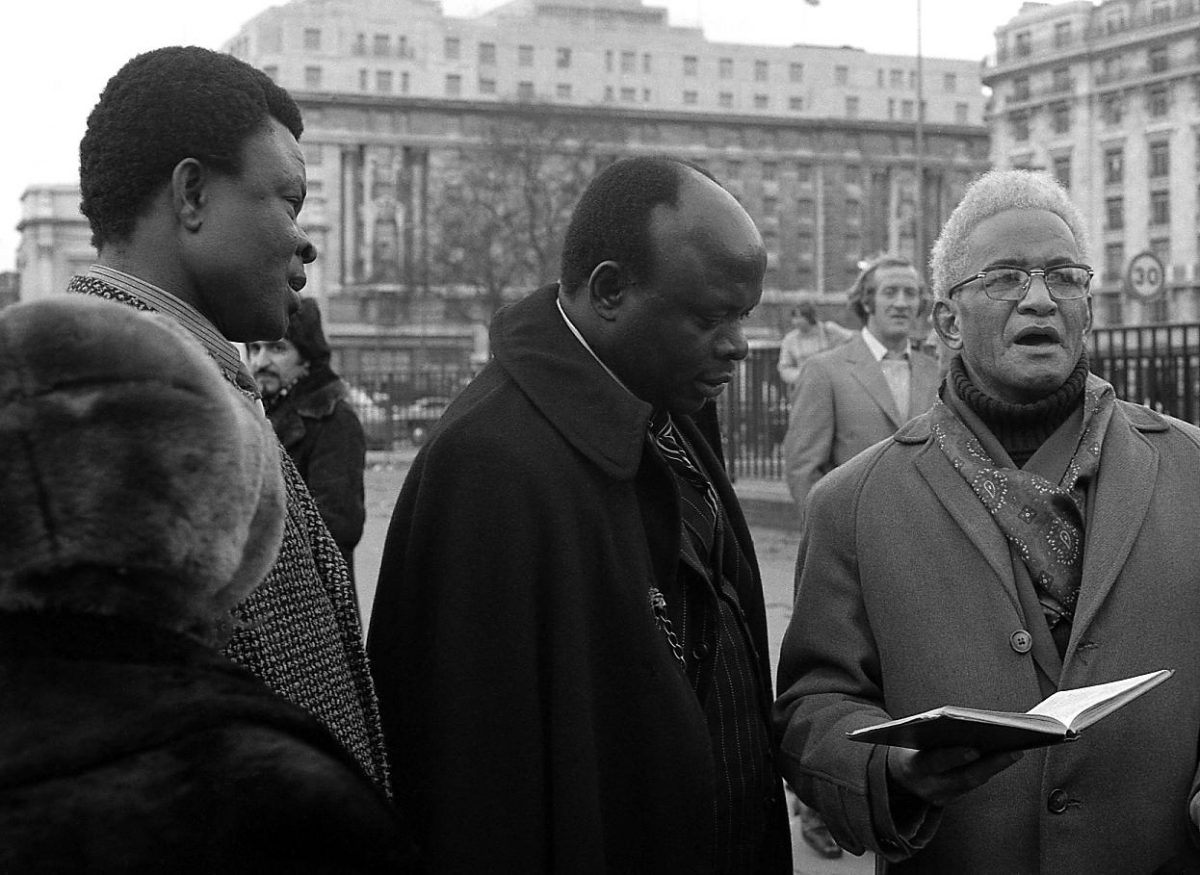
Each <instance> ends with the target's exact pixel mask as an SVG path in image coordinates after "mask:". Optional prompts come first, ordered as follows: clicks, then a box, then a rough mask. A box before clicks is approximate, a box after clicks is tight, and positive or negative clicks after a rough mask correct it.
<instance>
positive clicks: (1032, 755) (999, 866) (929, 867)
mask: <svg viewBox="0 0 1200 875" xmlns="http://www.w3.org/2000/svg"><path fill="white" fill-rule="evenodd" d="M1090 379H1091V380H1095V379H1096V378H1095V377H1092V378H1090ZM1078 423H1079V418H1078V417H1074V418H1073V419H1071V420H1068V423H1067V424H1065V425H1064V426H1063V427H1062V428H1075V429H1078V427H1079V425H1078ZM1031 462H1032V460H1031ZM1198 483H1200V430H1198V429H1196V428H1195V427H1194V426H1192V425H1189V424H1186V423H1182V422H1179V421H1178V420H1174V419H1171V418H1169V417H1165V416H1161V415H1159V414H1156V413H1154V412H1152V411H1149V410H1147V409H1146V408H1143V407H1140V406H1137V405H1133V404H1128V403H1126V402H1122V401H1118V402H1116V407H1115V410H1114V413H1113V416H1112V419H1111V421H1110V423H1109V426H1108V429H1107V432H1106V434H1105V437H1104V440H1103V449H1102V455H1101V460H1100V467H1099V473H1098V475H1097V476H1096V478H1095V479H1094V480H1093V481H1092V482H1091V485H1090V488H1089V490H1088V500H1087V507H1086V521H1087V522H1086V530H1085V543H1084V553H1083V582H1082V586H1081V590H1080V595H1079V603H1078V607H1077V610H1076V614H1075V620H1074V623H1073V625H1072V629H1071V637H1070V642H1069V644H1068V646H1067V648H1066V651H1065V656H1063V657H1061V658H1060V656H1059V653H1058V650H1057V648H1056V647H1055V644H1054V641H1053V639H1052V638H1051V636H1050V632H1049V628H1048V626H1047V624H1046V622H1045V620H1044V618H1043V616H1042V613H1041V609H1040V606H1039V605H1038V602H1037V596H1036V593H1035V592H1034V589H1033V585H1032V583H1031V582H1030V580H1029V577H1028V575H1027V573H1024V565H1023V563H1021V560H1020V558H1019V557H1018V556H1016V554H1015V552H1014V551H1013V549H1011V548H1010V547H1009V545H1008V543H1007V542H1006V540H1005V538H1004V536H1003V535H1002V534H1001V532H1000V529H999V528H998V527H997V526H996V524H995V523H994V522H993V521H992V519H991V517H990V516H989V514H988V512H987V510H986V509H985V508H984V506H983V504H982V503H981V502H980V501H979V499H978V498H977V497H976V495H975V494H974V492H972V490H971V488H970V486H969V484H967V483H966V482H965V480H964V479H963V477H962V476H961V475H960V474H959V473H958V472H957V471H956V470H954V468H953V467H952V465H951V463H950V462H949V461H948V459H947V458H946V456H945V454H944V453H943V452H942V450H941V449H940V448H939V447H938V446H937V444H936V443H935V442H934V440H933V439H932V438H931V434H930V428H929V422H928V416H927V415H923V416H921V417H918V418H917V419H915V420H913V421H911V422H910V423H909V424H908V425H907V426H905V428H904V429H902V430H901V431H900V432H899V433H898V434H897V435H896V436H895V437H894V438H893V439H891V440H887V441H885V442H883V443H881V444H878V445H876V446H875V447H873V448H871V449H870V450H869V451H868V452H866V453H863V454H862V455H860V456H858V457H857V458H855V459H853V460H852V461H851V462H849V463H847V464H846V465H843V466H842V467H840V468H838V469H837V470H836V471H834V472H833V473H831V474H830V475H829V476H827V477H826V478H825V479H824V480H823V481H822V482H821V483H820V484H818V485H817V487H816V488H815V489H814V490H813V494H812V500H811V505H810V509H809V514H808V525H807V528H806V531H805V534H804V536H803V540H802V543H801V548H800V555H799V560H798V565H797V581H798V582H797V585H798V590H799V595H798V599H797V602H796V606H795V613H794V615H793V619H792V621H791V624H790V626H789V628H788V631H787V634H786V637H785V639H784V643H783V648H782V652H781V657H780V665H779V689H780V691H781V693H780V697H779V700H778V701H777V703H776V708H775V721H776V730H777V732H778V733H779V737H780V739H781V742H782V755H781V758H782V766H781V768H782V769H783V771H784V774H785V777H787V778H788V780H789V781H790V782H792V784H793V785H794V786H795V787H796V788H797V790H798V792H799V794H800V796H801V798H803V799H805V800H807V801H808V802H809V803H810V804H812V805H814V806H815V807H817V808H818V809H819V810H820V811H821V812H822V813H823V814H824V815H825V818H826V823H827V824H828V825H829V828H830V830H831V831H832V832H833V834H834V836H836V837H837V839H838V841H839V842H841V843H842V844H843V845H844V846H845V847H846V848H847V849H849V850H851V851H854V852H859V851H862V850H863V849H872V850H875V851H877V852H879V853H880V854H881V855H882V857H883V858H884V859H886V860H888V861H891V863H890V865H889V866H888V867H887V868H886V871H888V872H895V873H910V872H921V873H960V872H970V873H973V875H1012V873H1038V872H1044V873H1080V875H1084V873H1113V875H1117V873H1122V875H1124V873H1150V872H1153V871H1155V870H1156V868H1157V867H1158V866H1160V865H1162V864H1164V863H1166V862H1167V861H1168V860H1169V859H1172V858H1180V857H1187V855H1189V854H1191V853H1193V851H1194V845H1193V843H1194V842H1195V841H1196V839H1197V838H1198V836H1197V832H1196V828H1195V827H1194V826H1193V825H1192V824H1191V822H1190V820H1189V814H1188V806H1189V802H1190V800H1191V799H1192V798H1193V796H1194V795H1195V794H1196V792H1197V787H1198V785H1197V751H1198V749H1200V562H1197V561H1196V555H1197V544H1200V490H1198V489H1197V484H1198ZM1030 641H1031V642H1032V647H1030V646H1029V644H1030ZM1160 668H1171V669H1175V672H1176V674H1175V676H1174V678H1172V679H1171V680H1170V681H1169V682H1168V683H1167V684H1165V685H1164V686H1162V687H1160V688H1159V689H1158V690H1155V691H1152V692H1151V693H1148V694H1147V695H1146V696H1144V697H1143V698H1141V699H1139V700H1137V701H1136V702H1133V703H1132V704H1130V705H1128V706H1126V707H1125V708H1124V709H1122V710H1121V711H1118V712H1116V713H1115V714H1112V715H1110V716H1108V717H1106V718H1105V719H1104V720H1102V721H1101V722H1099V723H1097V724H1095V725H1093V726H1091V727H1089V728H1088V729H1087V730H1086V731H1085V733H1084V734H1083V736H1082V737H1081V739H1080V740H1079V741H1077V742H1075V743H1073V744H1068V745H1062V746H1058V747H1051V748H1044V749H1041V750H1033V751H1027V752H1026V753H1025V755H1024V758H1023V759H1022V760H1021V761H1019V762H1018V763H1016V764H1015V765H1014V766H1012V767H1010V768H1009V769H1007V770H1005V771H1003V772H1001V773H1000V774H998V775H996V776H995V777H993V778H992V779H991V780H990V781H988V782H987V783H985V784H984V785H983V786H981V787H978V788H976V789H975V790H973V791H971V792H969V793H967V794H965V795H963V796H961V797H959V798H957V799H956V800H954V801H953V802H951V803H950V804H948V805H947V806H946V807H945V808H944V809H935V808H924V809H920V810H918V811H916V812H915V813H914V812H911V811H909V812H907V814H905V815H903V816H904V817H905V819H904V821H903V822H902V823H900V824H897V823H896V821H895V820H894V819H893V812H892V809H891V807H890V806H889V804H888V779H887V776H886V762H885V760H886V748H884V747H882V746H872V745H864V744H859V743H854V742H851V741H848V740H846V738H845V733H846V732H847V731H849V730H853V729H857V728H860V727H863V726H869V725H872V724H875V723H879V722H882V721H884V720H887V719H890V718H892V717H902V716H907V715H909V714H914V713H917V712H920V711H924V710H927V709H929V708H935V707H938V706H941V705H948V704H953V705H966V706H969V707H976V708H985V709H993V710H1009V711H1012V710H1020V711H1023V710H1027V709H1028V708H1031V707H1032V706H1033V705H1035V704H1037V703H1038V702H1039V701H1040V700H1041V699H1043V698H1044V697H1045V696H1046V695H1048V694H1049V693H1051V692H1053V691H1054V690H1057V689H1069V688H1074V687H1081V686H1086V685H1089V684H1095V683H1102V682H1106V681H1112V680H1118V679H1120V678H1124V677H1129V676H1132V675H1136V674H1142V673H1145V672H1148V671H1152V670H1155V669H1160ZM909 815H914V816H913V817H912V819H907V818H908V816H909ZM1181 871H1183V870H1181ZM1186 871H1195V870H1190V869H1189V870H1186Z"/></svg>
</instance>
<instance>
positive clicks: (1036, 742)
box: [846, 669, 1175, 753]
mask: <svg viewBox="0 0 1200 875" xmlns="http://www.w3.org/2000/svg"><path fill="white" fill-rule="evenodd" d="M1174 673H1175V672H1174V670H1173V669H1162V670H1161V671H1153V672H1150V673H1149V674H1143V675H1138V676H1137V677H1132V678H1126V679H1125V680H1122V681H1112V682H1111V683H1107V684H1096V685H1094V686H1091V687H1080V688H1079V689H1076V690H1059V691H1058V692H1057V693H1055V694H1054V695H1052V696H1050V697H1049V698H1047V699H1045V700H1044V701H1043V702H1041V703H1040V704H1038V705H1035V706H1034V707H1033V708H1030V709H1029V710H1028V711H1026V712H1025V713H1023V714H1022V713H1020V712H1016V711H984V710H980V709H978V708H961V707H956V706H954V705H947V706H944V707H942V708H934V709H933V710H932V711H924V712H922V713H920V714H914V715H912V716H911V717H903V718H901V719H899V720H889V721H888V722H887V723H880V724H878V725H876V726H868V727H866V728H864V729H856V730H855V731H853V732H847V733H846V737H847V738H849V739H851V740H853V741H862V742H866V743H868V744H890V745H891V746H893V747H908V748H914V749H916V750H929V749H932V748H939V747H973V748H975V749H976V750H979V751H983V752H985V753H993V752H996V751H1004V750H1025V749H1028V748H1034V747H1045V746H1046V745H1051V744H1059V743H1061V742H1064V741H1074V740H1075V738H1076V737H1077V736H1078V735H1079V733H1080V732H1081V731H1082V730H1083V729H1086V728H1087V727H1088V726H1091V725H1092V724H1093V723H1095V722H1096V721H1097V720H1100V719H1101V718H1103V717H1107V716H1108V715H1109V714H1111V713H1112V712H1113V711H1116V710H1117V709H1118V708H1123V707H1124V706H1125V705H1128V704H1129V703H1130V702H1132V701H1133V700H1134V699H1136V698H1137V697H1138V696H1140V695H1141V694H1142V693H1144V692H1146V691H1147V690H1151V689H1153V688H1154V687H1156V686H1158V685H1159V684H1161V683H1162V682H1163V681H1165V680H1166V679H1167V678H1169V677H1170V676H1171V675H1173V674H1174Z"/></svg>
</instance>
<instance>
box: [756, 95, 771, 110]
mask: <svg viewBox="0 0 1200 875" xmlns="http://www.w3.org/2000/svg"><path fill="white" fill-rule="evenodd" d="M770 105H771V98H769V97H768V96H767V95H765V94H756V95H754V108H755V109H767V108H768V107H770Z"/></svg>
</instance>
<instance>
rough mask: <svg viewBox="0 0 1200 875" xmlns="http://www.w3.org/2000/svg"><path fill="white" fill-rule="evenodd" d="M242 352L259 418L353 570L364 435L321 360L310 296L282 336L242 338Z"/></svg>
mask: <svg viewBox="0 0 1200 875" xmlns="http://www.w3.org/2000/svg"><path fill="white" fill-rule="evenodd" d="M247 351H248V352H249V355H250V370H251V371H253V373H254V379H255V380H256V381H257V382H258V388H259V389H260V390H261V392H262V396H263V404H264V406H265V407H266V410H267V418H268V419H269V420H271V425H272V426H273V427H274V428H275V434H276V435H278V436H279V442H280V443H281V444H283V448H284V449H285V450H287V451H288V455H289V456H291V457H292V461H293V462H295V463H296V470H297V471H299V472H300V476H301V477H303V478H304V483H305V485H306V486H308V491H309V492H311V493H312V497H313V499H314V500H315V501H316V502H317V510H319V511H320V512H321V519H323V520H325V525H326V526H328V528H329V534H330V535H332V536H333V540H334V542H336V543H337V545H338V549H339V550H341V551H342V556H343V557H344V558H345V559H346V567H347V569H348V570H349V571H350V572H351V573H353V571H354V548H355V546H357V545H358V542H359V539H360V538H362V532H363V523H364V521H365V520H366V517H367V511H366V505H365V503H364V498H363V468H364V467H365V466H366V461H367V441H366V436H365V435H364V434H363V427H362V423H361V422H359V419H358V414H356V413H355V412H354V408H353V407H352V406H351V405H350V401H349V393H350V389H349V387H348V386H347V385H346V383H345V382H344V381H343V380H342V379H341V378H340V377H338V375H337V374H335V373H334V372H333V369H332V368H331V367H330V365H329V359H330V357H331V354H332V350H331V349H330V348H329V342H328V341H327V340H326V339H325V331H324V330H323V329H322V327H321V310H320V308H319V307H318V306H317V302H316V301H315V300H313V299H312V298H301V299H300V306H299V307H298V308H297V309H296V311H295V312H294V313H292V315H291V318H289V319H288V327H287V332H286V333H285V334H284V335H283V337H282V338H280V339H279V340H274V341H255V342H253V343H249V344H247Z"/></svg>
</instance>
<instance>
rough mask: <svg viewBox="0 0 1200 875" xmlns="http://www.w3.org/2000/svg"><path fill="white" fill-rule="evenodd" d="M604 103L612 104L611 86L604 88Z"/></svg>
mask: <svg viewBox="0 0 1200 875" xmlns="http://www.w3.org/2000/svg"><path fill="white" fill-rule="evenodd" d="M604 102H605V103H612V102H613V87H612V86H611V85H605V86H604Z"/></svg>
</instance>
